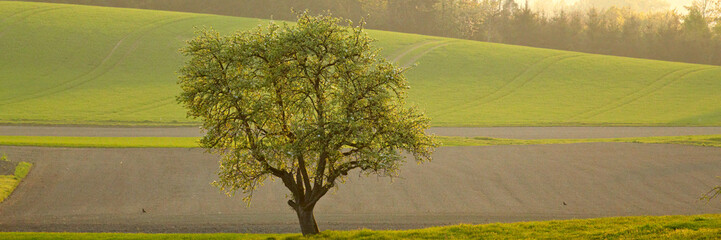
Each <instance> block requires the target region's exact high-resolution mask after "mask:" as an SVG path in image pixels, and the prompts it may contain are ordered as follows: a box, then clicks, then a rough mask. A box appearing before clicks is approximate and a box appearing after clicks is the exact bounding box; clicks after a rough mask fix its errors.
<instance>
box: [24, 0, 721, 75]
mask: <svg viewBox="0 0 721 240" xmlns="http://www.w3.org/2000/svg"><path fill="white" fill-rule="evenodd" d="M36 1H44V2H64V3H79V4H88V5H102V6H115V7H132V8H145V9H159V10H171V11H185V12H200V13H213V14H222V15H231V16H243V17H256V18H268V19H276V20H295V18H296V13H293V12H291V9H296V10H303V9H307V10H309V11H310V12H312V13H322V12H331V13H332V14H333V15H334V16H337V17H342V18H346V19H351V20H353V21H356V22H358V21H359V20H360V19H364V20H365V21H366V27H367V28H371V29H381V30H389V31H396V32H406V33H417V34H426V35H435V36H444V37H453V38H462V39H471V40H478V41H486V42H497V43H506V44H515V45H524V46H532V47H543V48H552V49H560V50H570V51H580V52H588V53H599V54H609V55H617V56H627V57H638V58H649V59H658V60H667V61H679V62H689V63H701V64H713V65H721V0H694V1H693V3H692V4H691V5H689V6H687V7H686V9H687V11H684V13H681V12H680V11H677V10H670V9H666V10H662V9H658V8H651V6H658V4H659V3H664V2H665V1H664V0H641V1H638V0H614V2H619V3H623V2H629V4H630V3H633V4H634V5H624V6H625V7H609V8H595V7H594V6H592V5H589V3H590V2H593V1H591V0H579V1H578V2H576V4H574V5H571V6H570V7H568V8H563V7H561V8H559V7H558V6H556V8H554V9H555V10H552V11H551V10H542V9H544V8H539V7H536V8H534V7H531V6H530V5H529V4H528V2H525V3H520V4H519V3H517V2H516V1H514V0H208V1H192V0H128V1H112V0H55V1H52V0H36ZM584 4H585V5H584ZM574 6H575V7H574ZM579 6H587V7H579ZM589 6H590V7H589ZM601 6H604V5H601ZM644 6H646V7H644ZM644 8H645V9H646V10H648V11H642V10H639V9H644ZM545 9H548V8H545ZM651 10H653V11H651Z"/></svg>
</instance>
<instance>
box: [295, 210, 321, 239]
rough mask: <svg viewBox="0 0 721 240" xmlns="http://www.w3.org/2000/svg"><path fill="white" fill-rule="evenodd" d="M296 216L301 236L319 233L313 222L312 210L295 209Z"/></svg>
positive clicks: (316, 225)
mask: <svg viewBox="0 0 721 240" xmlns="http://www.w3.org/2000/svg"><path fill="white" fill-rule="evenodd" d="M295 212H296V213H297V214H298V221H299V222H300V230H301V232H303V236H309V235H314V234H317V233H319V232H320V231H318V224H317V223H316V222H315V216H314V215H313V208H310V209H303V208H302V207H298V208H296V209H295Z"/></svg>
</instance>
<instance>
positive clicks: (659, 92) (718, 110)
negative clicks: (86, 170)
mask: <svg viewBox="0 0 721 240" xmlns="http://www.w3.org/2000/svg"><path fill="white" fill-rule="evenodd" d="M267 22H268V21H267V20H260V19H250V18H238V17H225V16H216V15H202V14H188V13H176V12H162V11H148V10H134V9H120V8H101V7H90V6H76V5H63V4H45V3H24V2H0V46H2V54H0V123H6V124H8V123H10V124H97V125H192V124H196V122H194V121H193V120H192V119H187V118H186V115H185V111H184V109H183V108H182V107H181V106H179V105H178V104H177V103H176V102H175V96H176V95H177V94H178V92H179V88H178V86H177V85H176V81H177V80H176V73H175V72H176V71H177V69H178V68H179V67H180V65H182V64H183V61H184V59H183V57H182V56H181V55H180V54H179V53H178V49H179V48H181V47H182V46H183V44H184V41H185V40H187V39H190V38H192V37H193V34H194V28H195V27H203V26H205V27H212V28H214V29H216V30H218V31H220V32H222V33H232V32H234V31H236V30H247V29H250V28H253V27H255V26H258V25H259V24H261V25H264V24H266V23H267ZM368 32H369V34H370V35H371V36H372V37H374V38H376V39H377V40H378V41H377V42H376V45H377V47H379V48H382V52H381V53H382V54H383V55H384V56H386V57H387V58H388V59H390V60H394V61H397V62H398V63H399V64H400V65H401V66H412V65H414V64H415V66H413V67H412V68H411V69H410V70H408V72H407V74H406V76H407V78H408V80H409V82H410V85H411V87H412V88H411V89H410V90H409V96H408V102H409V104H414V105H418V106H419V107H420V108H422V109H423V110H424V111H425V112H426V114H427V115H428V116H429V117H431V119H432V123H433V125H434V126H551V125H573V126H580V125H593V126H608V125H644V126H670V125H673V126H717V125H720V124H721V105H719V104H718V103H719V102H721V94H718V89H721V81H719V80H720V79H719V76H721V67H718V66H707V65H694V64H683V63H673V62H662V61H651V60H642V59H632V58H621V57H611V56H603V55H592V54H583V53H576V52H565V51H556V50H547V49H538V48H529V47H518V46H510V45H502V44H493V43H483V42H474V41H465V40H456V39H446V38H437V37H429V36H421V35H412V34H401V33H392V32H383V31H373V30H369V31H368Z"/></svg>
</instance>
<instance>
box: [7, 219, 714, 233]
mask: <svg viewBox="0 0 721 240" xmlns="http://www.w3.org/2000/svg"><path fill="white" fill-rule="evenodd" d="M718 236H721V215H718V214H714V215H695V216H655V217H649V216H639V217H611V218H596V219H578V220H563V221H543V222H522V223H493V224H483V225H467V224H461V225H455V226H446V227H432V228H426V229H414V230H400V231H373V230H354V231H323V232H321V233H320V234H318V235H316V236H313V237H309V238H304V237H302V236H301V235H300V234H228V233H222V234H137V233H14V232H9V233H0V238H2V239H715V238H717V237H718Z"/></svg>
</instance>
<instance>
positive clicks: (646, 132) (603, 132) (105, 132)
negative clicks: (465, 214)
mask: <svg viewBox="0 0 721 240" xmlns="http://www.w3.org/2000/svg"><path fill="white" fill-rule="evenodd" d="M428 132H429V133H432V134H436V135H440V136H464V137H477V136H484V137H496V138H515V139H549V138H618V137H651V136H681V135H709V134H721V127H469V128H449V127H434V128H431V129H430V130H428ZM201 134H202V132H201V130H200V128H198V127H88V126H85V127H77V126H76V127H62V126H0V136H88V137H102V136H106V137H197V136H201Z"/></svg>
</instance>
